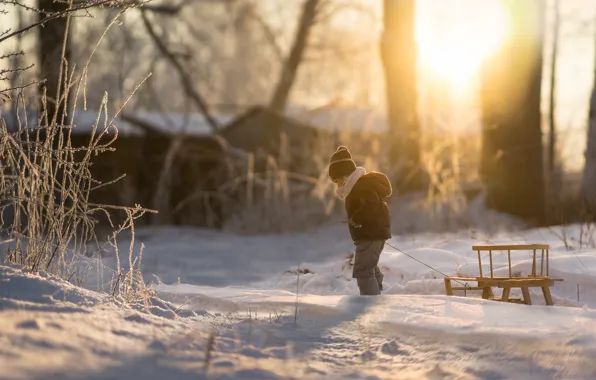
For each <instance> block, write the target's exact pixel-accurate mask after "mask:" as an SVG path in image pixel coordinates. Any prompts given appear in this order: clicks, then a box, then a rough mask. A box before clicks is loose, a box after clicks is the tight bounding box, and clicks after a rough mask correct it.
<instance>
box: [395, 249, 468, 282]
mask: <svg viewBox="0 0 596 380" xmlns="http://www.w3.org/2000/svg"><path fill="white" fill-rule="evenodd" d="M385 244H387V245H388V246H390V247H391V248H393V249H395V250H396V251H398V252H401V253H403V254H404V255H406V256H408V257H409V258H410V259H412V260H415V261H418V262H419V263H420V264H422V265H424V266H425V267H427V268H429V269H430V270H434V271H435V272H437V273H439V274H441V275H442V276H443V277H449V276H447V275H446V274H445V273H443V272H441V271H440V270H438V269H437V268H433V267H432V266H430V265H428V264H427V263H424V262H422V261H420V260H418V259H417V258H415V257H414V256H412V255H410V254H409V253H406V252H404V251H402V250H401V249H399V248H397V247H396V246H394V245H391V244H390V243H388V242H387V243H385ZM453 281H455V282H457V283H458V284H460V285H463V286H465V287H466V288H467V287H468V283H467V282H466V283H465V284H464V283H463V282H461V281H458V280H453Z"/></svg>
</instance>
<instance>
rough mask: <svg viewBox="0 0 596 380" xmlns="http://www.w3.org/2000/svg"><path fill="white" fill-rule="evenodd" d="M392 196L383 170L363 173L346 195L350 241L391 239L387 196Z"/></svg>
mask: <svg viewBox="0 0 596 380" xmlns="http://www.w3.org/2000/svg"><path fill="white" fill-rule="evenodd" d="M390 196H391V184H390V183H389V179H387V176H386V175H385V174H382V173H377V172H371V173H368V174H365V175H364V176H362V177H361V178H360V179H359V180H358V181H357V182H356V183H355V184H354V187H353V188H352V191H350V194H348V196H347V198H346V211H347V213H348V219H349V221H350V235H351V236H352V240H354V241H355V242H357V241H367V240H387V239H389V238H391V220H390V216H389V207H388V206H387V202H386V201H385V200H386V198H388V197H390Z"/></svg>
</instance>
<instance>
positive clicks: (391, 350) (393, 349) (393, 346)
mask: <svg viewBox="0 0 596 380" xmlns="http://www.w3.org/2000/svg"><path fill="white" fill-rule="evenodd" d="M381 352H382V353H384V354H385V355H390V356H398V355H404V356H407V355H410V353H409V352H408V351H407V350H401V349H400V348H399V344H398V343H397V342H396V341H395V340H392V341H389V342H385V343H383V344H382V345H381Z"/></svg>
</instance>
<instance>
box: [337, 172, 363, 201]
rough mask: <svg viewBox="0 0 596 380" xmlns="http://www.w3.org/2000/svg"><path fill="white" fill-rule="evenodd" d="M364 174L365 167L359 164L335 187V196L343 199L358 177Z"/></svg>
mask: <svg viewBox="0 0 596 380" xmlns="http://www.w3.org/2000/svg"><path fill="white" fill-rule="evenodd" d="M365 174H366V169H365V168H363V167H361V166H359V167H357V168H356V170H354V172H353V173H352V174H350V176H349V177H348V178H346V181H345V182H344V184H343V185H341V186H338V187H337V189H336V190H335V195H337V197H338V198H339V199H341V200H342V201H345V200H346V198H347V197H348V195H349V194H350V191H352V188H353V187H354V185H355V184H356V182H357V181H358V180H359V179H360V177H362V176H363V175H365Z"/></svg>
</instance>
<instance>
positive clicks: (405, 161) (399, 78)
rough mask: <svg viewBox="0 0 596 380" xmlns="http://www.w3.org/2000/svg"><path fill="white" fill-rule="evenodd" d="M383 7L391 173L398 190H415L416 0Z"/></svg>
mask: <svg viewBox="0 0 596 380" xmlns="http://www.w3.org/2000/svg"><path fill="white" fill-rule="evenodd" d="M383 6H384V20H383V22H384V25H385V29H384V31H383V37H382V40H381V57H382V61H383V66H384V69H385V83H386V86H385V87H386V91H387V110H388V116H389V136H390V139H391V141H390V147H389V149H390V151H389V154H390V159H391V164H392V165H393V170H392V173H391V174H392V176H393V177H394V182H395V185H396V187H397V188H398V189H400V190H402V191H408V190H417V189H419V188H420V186H421V185H422V181H421V179H422V176H421V170H420V123H419V119H418V108H417V107H418V104H417V103H418V102H417V96H418V94H417V87H416V82H417V81H416V54H417V52H416V40H415V28H414V25H415V23H414V20H415V15H416V9H415V8H416V1H415V0H402V1H394V0H384V2H383ZM396 177H399V178H396Z"/></svg>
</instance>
